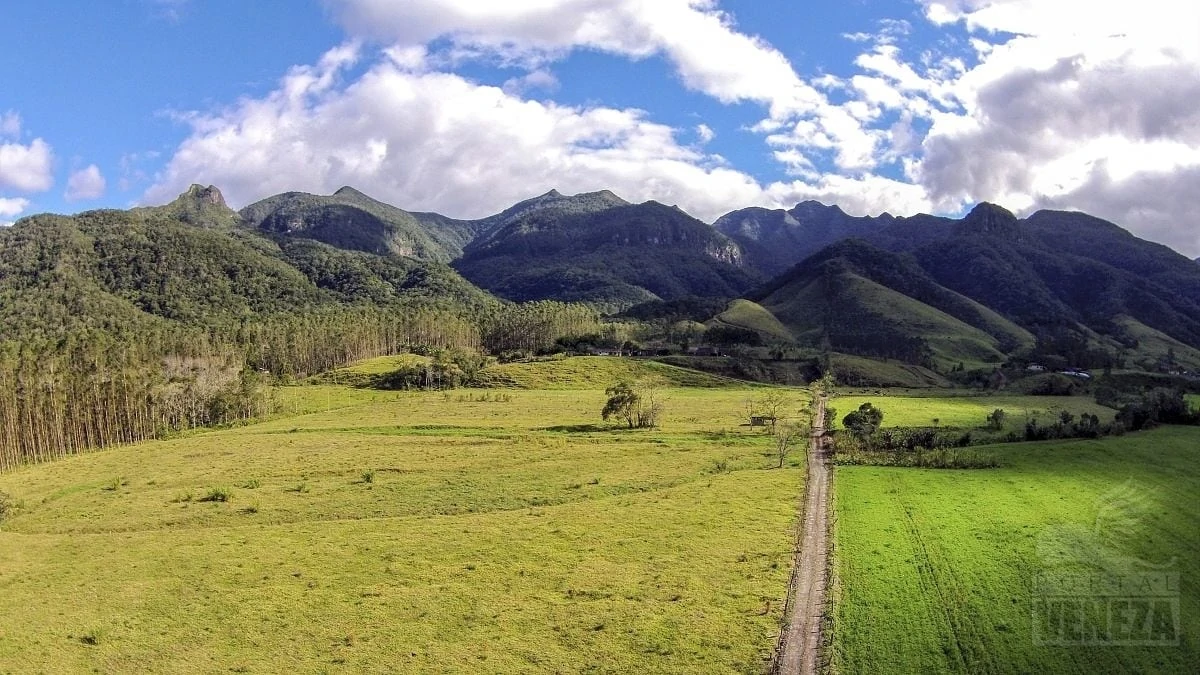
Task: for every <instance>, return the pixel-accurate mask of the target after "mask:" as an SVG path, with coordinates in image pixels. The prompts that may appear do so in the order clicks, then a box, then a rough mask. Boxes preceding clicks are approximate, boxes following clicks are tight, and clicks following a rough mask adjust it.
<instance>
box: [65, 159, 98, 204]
mask: <svg viewBox="0 0 1200 675" xmlns="http://www.w3.org/2000/svg"><path fill="white" fill-rule="evenodd" d="M106 185H107V184H106V182H105V180H104V174H102V173H100V167H98V166H96V165H95V164H91V165H89V166H88V167H87V168H84V169H80V170H78V171H75V172H73V173H72V174H71V175H70V177H68V178H67V191H66V192H65V193H64V194H63V196H64V197H65V198H66V199H67V201H70V202H75V201H80V200H84V199H99V198H100V197H103V196H104V188H105V187H106Z"/></svg>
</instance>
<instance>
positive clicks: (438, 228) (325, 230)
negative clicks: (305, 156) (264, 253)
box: [239, 187, 484, 263]
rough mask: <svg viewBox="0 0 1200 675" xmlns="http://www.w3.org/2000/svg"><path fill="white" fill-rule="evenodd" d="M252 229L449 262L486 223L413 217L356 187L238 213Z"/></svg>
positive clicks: (282, 198) (298, 195)
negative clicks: (327, 194) (326, 195)
mask: <svg viewBox="0 0 1200 675" xmlns="http://www.w3.org/2000/svg"><path fill="white" fill-rule="evenodd" d="M239 215H240V216H241V219H242V220H243V221H244V222H245V223H246V225H247V226H249V227H254V228H258V229H261V230H263V231H265V232H271V233H275V234H284V235H288V236H289V237H299V238H305V239H314V240H316V241H321V242H325V243H327V244H330V245H332V246H336V247H338V248H342V249H349V250H355V251H365V252H367V253H375V254H378V255H395V256H399V257H406V258H416V259H419V260H429V261H435V262H443V263H448V262H450V261H451V260H453V259H455V258H457V257H459V256H460V255H462V252H463V248H464V247H465V246H466V245H467V244H468V243H469V242H471V241H472V240H473V239H474V238H475V236H476V235H477V234H478V233H479V232H480V230H481V228H482V227H483V226H484V223H483V222H481V221H468V220H455V219H453V218H447V217H445V216H441V215H438V214H436V213H409V212H408V211H403V210H401V209H398V208H396V207H395V206H391V205H390V204H384V203H383V202H381V201H378V200H375V199H372V198H371V197H368V196H367V195H365V194H363V193H361V192H359V191H358V190H355V189H354V188H351V187H343V188H342V189H340V190H338V191H337V192H335V193H333V194H332V195H329V196H328V197H324V196H318V195H310V194H307V193H303V192H287V193H284V194H281V195H275V196H274V197H268V198H266V199H264V200H262V201H258V202H255V203H253V204H251V205H249V206H247V207H246V208H244V209H242V210H241V212H240V213H239Z"/></svg>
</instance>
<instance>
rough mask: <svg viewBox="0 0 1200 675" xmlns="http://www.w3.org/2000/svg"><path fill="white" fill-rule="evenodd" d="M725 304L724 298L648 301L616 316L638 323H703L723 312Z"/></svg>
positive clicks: (726, 301)
mask: <svg viewBox="0 0 1200 675" xmlns="http://www.w3.org/2000/svg"><path fill="white" fill-rule="evenodd" d="M727 304H729V303H728V300H727V299H725V298H700V297H686V298H677V299H675V300H650V301H648V302H643V303H641V304H639V305H634V306H633V307H629V308H627V309H625V310H624V311H622V312H621V313H620V314H619V315H618V316H621V317H626V318H630V319H638V320H640V321H654V320H656V319H661V320H663V321H665V322H667V323H675V322H677V321H696V322H704V321H707V320H708V319H710V318H712V317H713V316H715V315H717V314H720V313H721V312H722V311H724V309H725V306H726V305H727Z"/></svg>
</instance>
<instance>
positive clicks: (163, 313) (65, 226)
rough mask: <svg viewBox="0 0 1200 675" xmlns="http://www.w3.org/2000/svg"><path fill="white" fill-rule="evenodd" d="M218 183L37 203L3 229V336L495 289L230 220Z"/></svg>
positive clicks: (199, 322)
mask: <svg viewBox="0 0 1200 675" xmlns="http://www.w3.org/2000/svg"><path fill="white" fill-rule="evenodd" d="M232 213H233V212H232V211H230V210H229V209H228V208H227V207H225V206H224V202H223V201H221V200H220V193H219V192H215V191H214V190H213V189H212V188H208V189H200V188H197V187H193V188H192V189H191V190H189V192H188V193H186V194H184V195H182V196H181V197H180V199H178V200H176V201H175V202H172V204H169V205H167V206H164V207H154V208H139V209H133V210H130V211H115V210H104V211H90V212H85V213H81V214H79V215H76V216H71V217H67V216H55V215H40V216H33V217H30V218H26V219H24V220H22V221H20V222H18V223H17V224H16V225H14V226H13V227H11V228H6V229H4V230H0V301H2V302H0V319H2V321H3V323H2V325H3V327H4V330H3V333H2V334H0V339H5V338H24V339H28V338H30V337H32V336H34V335H38V334H45V335H59V334H63V333H65V332H68V331H71V330H76V329H81V328H99V329H102V330H119V329H124V328H128V327H130V326H132V325H138V324H149V323H156V322H160V321H163V320H166V321H171V322H179V323H183V324H188V325H193V326H205V325H209V324H212V323H214V322H216V323H224V322H228V321H230V320H235V319H241V318H247V317H252V316H266V315H272V314H278V313H292V312H303V311H309V310H312V309H315V308H318V307H328V306H339V305H355V304H359V303H370V304H373V305H387V304H389V303H396V302H401V301H407V300H414V299H429V300H436V301H437V302H442V303H446V302H449V303H461V304H464V305H467V306H475V307H478V306H481V305H482V304H486V303H489V302H492V300H491V299H490V297H489V296H488V295H487V294H486V293H484V292H482V291H480V290H479V289H477V288H475V287H474V286H472V285H471V284H470V283H468V282H467V281H465V280H464V279H463V278H462V277H460V276H459V275H458V274H457V273H456V272H454V271H453V270H452V269H450V268H449V267H446V266H445V265H440V264H436V263H428V262H421V261H417V260H411V259H405V258H399V257H396V256H376V255H370V254H366V253H361V252H357V251H346V250H341V249H337V248H334V247H332V246H328V245H325V244H322V243H319V242H316V241H311V240H307V239H294V238H287V237H282V238H279V240H278V241H274V240H272V239H271V238H268V237H266V236H263V235H260V234H258V233H256V232H254V231H252V230H247V229H244V228H236V227H232V225H231V223H232V221H231V220H230V218H229V216H230V214H232Z"/></svg>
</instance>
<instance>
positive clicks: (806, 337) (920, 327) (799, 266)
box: [718, 202, 1200, 367]
mask: <svg viewBox="0 0 1200 675" xmlns="http://www.w3.org/2000/svg"><path fill="white" fill-rule="evenodd" d="M718 226H719V227H721V228H723V229H724V230H726V231H732V232H733V234H732V236H733V238H734V239H735V240H738V241H739V242H742V245H743V246H745V247H746V250H747V257H748V258H749V257H750V256H751V253H752V252H753V251H755V250H761V249H762V248H766V249H767V250H770V251H771V255H772V256H773V258H772V260H773V261H774V262H770V263H768V264H779V263H781V262H782V261H785V260H787V259H788V258H789V257H790V258H791V261H792V262H793V263H794V264H795V265H796V267H794V268H793V269H791V270H789V271H787V272H785V273H784V274H781V275H780V276H778V277H776V278H775V279H774V280H773V281H772V282H770V283H768V284H767V285H766V286H764V287H763V288H760V289H759V290H757V291H755V292H754V293H752V294H751V295H750V296H749V298H750V299H752V300H756V301H759V302H760V303H762V304H763V305H764V307H766V308H767V309H768V310H771V311H772V312H775V313H776V316H777V317H778V318H779V319H780V320H781V321H782V322H783V323H784V324H785V325H787V326H788V327H789V329H791V330H792V331H793V333H794V334H795V335H796V337H797V338H798V339H799V340H800V341H801V343H805V344H816V345H820V344H822V341H823V340H833V345H832V346H833V347H834V348H835V349H843V350H846V351H851V352H855V353H862V354H871V353H876V352H879V351H880V349H882V344H881V345H880V346H879V347H867V346H865V345H863V344H859V343H860V342H861V341H862V340H867V341H869V342H870V341H876V340H881V339H882V340H884V342H886V343H887V344H890V345H892V346H891V347H889V348H888V349H886V350H884V351H888V352H890V353H896V354H898V353H910V356H909V357H897V358H915V357H916V355H917V354H918V353H920V351H921V350H919V349H915V348H910V347H912V345H909V346H908V347H903V346H897V345H904V344H906V343H905V342H904V340H905V339H917V340H920V341H922V342H923V343H924V344H925V345H926V346H928V347H929V353H928V354H927V356H929V355H937V356H939V357H944V358H945V359H951V360H953V359H956V358H957V359H961V360H963V361H967V362H971V361H982V362H995V359H997V357H998V354H1011V353H1013V352H1014V351H1018V352H1021V353H1026V354H1029V353H1037V352H1043V353H1054V354H1058V355H1061V356H1063V357H1064V358H1066V359H1067V360H1068V361H1071V362H1076V363H1079V364H1087V365H1091V366H1095V367H1098V366H1099V365H1103V364H1104V363H1109V362H1116V361H1121V360H1125V358H1126V357H1128V358H1129V359H1130V360H1133V361H1145V360H1147V359H1150V360H1153V359H1155V358H1157V357H1158V356H1162V355H1163V354H1165V349H1166V348H1165V347H1163V346H1162V345H1164V344H1166V342H1164V340H1168V341H1173V342H1175V343H1177V344H1179V345H1182V346H1186V347H1188V348H1189V349H1190V348H1194V347H1196V346H1200V267H1197V266H1196V264H1195V262H1194V261H1191V260H1188V259H1187V258H1184V257H1183V256H1181V255H1179V254H1177V253H1175V252H1174V251H1172V250H1170V249H1168V248H1167V247H1165V246H1161V245H1159V244H1153V243H1151V242H1147V241H1144V240H1141V239H1138V238H1137V237H1134V236H1133V235H1132V234H1130V233H1128V232H1126V231H1125V230H1123V229H1121V228H1119V227H1117V226H1116V225H1114V224H1112V223H1108V222H1106V221H1103V220H1100V219H1098V218H1093V217H1091V216H1087V215H1085V214H1080V213H1068V212H1059V211H1040V212H1038V213H1036V214H1034V215H1032V216H1030V217H1029V218H1027V219H1024V220H1022V219H1018V218H1016V217H1015V216H1014V215H1013V214H1012V213H1010V212H1008V211H1006V210H1005V209H1003V208H1001V207H998V206H996V205H993V204H986V203H985V204H980V205H978V206H977V207H976V208H975V209H974V210H972V211H971V212H970V213H969V214H967V215H966V216H965V217H964V218H962V219H959V220H953V219H947V218H937V217H933V216H926V215H919V216H913V217H910V218H896V217H893V216H890V215H887V214H885V215H884V216H881V217H879V218H850V217H848V216H845V214H843V213H842V212H841V211H840V209H837V208H836V207H823V206H821V205H819V204H815V203H813V202H806V203H804V204H801V205H798V206H797V207H796V208H795V209H793V210H791V211H789V212H786V213H785V212H766V211H763V210H758V211H754V210H744V211H741V212H734V213H732V214H729V215H728V216H725V217H723V218H722V219H721V220H719V221H718ZM804 232H810V233H812V235H813V237H812V238H811V239H809V240H806V241H803V242H797V243H795V245H792V246H791V247H790V248H788V242H789V241H792V240H793V239H795V238H797V237H799V236H800V233H804ZM855 232H857V233H860V234H861V240H862V241H860V242H859V243H857V244H854V245H849V244H848V243H847V242H846V240H845V239H843V240H842V241H840V242H835V243H832V244H830V245H829V246H828V247H826V248H824V249H823V250H821V251H819V252H818V253H816V254H813V253H809V251H810V250H811V248H812V246H813V245H814V242H822V241H825V240H826V239H828V238H830V237H836V236H848V235H849V234H850V233H855ZM751 235H754V236H757V237H758V240H759V242H760V243H759V244H757V245H758V246H760V248H759V249H756V248H755V245H756V244H752V243H746V241H747V238H748V237H751ZM789 237H790V238H791V239H789ZM763 241H765V242H768V244H769V245H767V246H765V247H764V246H763V245H762V244H761V242H763ZM785 253H786V255H785ZM835 260H837V261H839V262H837V263H836V264H834V263H833V261H835ZM841 274H848V275H850V276H845V277H841V276H839V275H841ZM818 279H824V282H823V284H824V285H823V286H819V287H818V286H814V285H813V283H814V282H815V281H816V280H818ZM768 298H770V299H769V300H768ZM913 303H916V304H913ZM834 307H837V308H840V311H841V312H842V313H844V312H846V311H853V312H854V313H855V318H847V317H841V316H834V315H833V314H829V312H830V311H832V309H831V308H834ZM822 308H824V310H823V311H824V312H825V313H824V314H823V313H821V312H822ZM930 310H932V311H933V312H934V313H940V314H943V315H945V316H947V317H949V318H951V319H954V320H955V321H957V322H960V323H962V324H966V325H967V326H968V327H970V328H971V329H975V330H977V331H981V332H982V333H984V334H986V335H987V336H990V337H989V338H986V339H982V338H981V336H980V335H979V334H978V333H973V332H972V331H970V330H965V331H964V329H963V328H962V326H959V325H956V324H955V323H954V322H950V323H946V322H945V321H944V320H943V319H944V318H945V317H940V318H938V319H937V320H934V319H933V318H932V317H933V316H934V315H935V314H933V313H931V312H930ZM918 316H919V317H924V318H923V319H919V320H918V319H915V318H914V317H918ZM821 317H826V318H821ZM1130 321H1132V322H1134V324H1136V326H1133V324H1130V323H1129V322H1130ZM839 322H841V323H842V324H844V325H841V326H840V327H839V325H838V323H839ZM1131 326H1133V328H1131ZM1139 327H1140V328H1139ZM1143 328H1144V329H1145V330H1142V329H1143ZM855 336H857V337H855ZM867 336H874V337H867ZM1142 338H1145V339H1146V340H1147V346H1146V348H1145V349H1143V348H1142V346H1141V344H1140V341H1141V339H1142ZM981 339H982V341H981ZM1035 341H1036V342H1037V344H1038V345H1039V346H1038V347H1037V348H1035V347H1034V344H1035ZM914 344H915V343H914ZM1176 351H1179V352H1180V353H1183V351H1182V350H1176Z"/></svg>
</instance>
